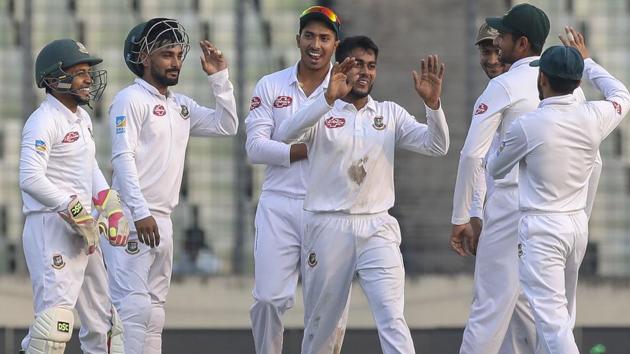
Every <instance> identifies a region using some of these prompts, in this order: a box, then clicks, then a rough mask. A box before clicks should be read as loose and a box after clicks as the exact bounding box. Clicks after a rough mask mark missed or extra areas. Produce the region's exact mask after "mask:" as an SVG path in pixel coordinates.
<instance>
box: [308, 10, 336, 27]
mask: <svg viewBox="0 0 630 354" xmlns="http://www.w3.org/2000/svg"><path fill="white" fill-rule="evenodd" d="M313 13H320V14H322V15H324V16H326V17H327V18H328V19H329V20H330V22H332V23H335V24H337V25H340V24H341V19H340V18H339V17H338V16H337V14H336V13H334V12H333V10H331V9H329V8H327V7H325V6H311V7H309V8H308V9H306V10H304V12H302V14H301V15H300V17H304V16H306V15H309V14H313Z"/></svg>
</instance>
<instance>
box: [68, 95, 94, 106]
mask: <svg viewBox="0 0 630 354" xmlns="http://www.w3.org/2000/svg"><path fill="white" fill-rule="evenodd" d="M90 96H91V95H89V96H88V97H85V98H83V97H81V96H79V95H77V94H73V95H72V98H73V99H74V102H76V103H77V105H79V106H85V105H86V104H89V103H90Z"/></svg>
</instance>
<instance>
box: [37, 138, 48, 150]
mask: <svg viewBox="0 0 630 354" xmlns="http://www.w3.org/2000/svg"><path fill="white" fill-rule="evenodd" d="M35 150H37V152H46V151H48V147H47V146H46V142H44V141H43V140H35Z"/></svg>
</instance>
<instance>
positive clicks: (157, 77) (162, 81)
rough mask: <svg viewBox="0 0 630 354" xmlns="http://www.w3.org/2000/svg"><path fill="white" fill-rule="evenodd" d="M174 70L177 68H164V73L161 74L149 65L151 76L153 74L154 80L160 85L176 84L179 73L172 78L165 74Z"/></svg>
mask: <svg viewBox="0 0 630 354" xmlns="http://www.w3.org/2000/svg"><path fill="white" fill-rule="evenodd" d="M174 71H175V72H178V71H179V70H166V71H164V74H161V73H160V72H158V71H157V70H156V69H155V68H154V67H151V76H153V78H154V79H155V81H157V82H158V83H160V84H161V85H164V86H175V85H177V82H179V75H177V77H176V78H174V79H171V78H168V77H167V76H166V75H167V74H168V73H170V72H174Z"/></svg>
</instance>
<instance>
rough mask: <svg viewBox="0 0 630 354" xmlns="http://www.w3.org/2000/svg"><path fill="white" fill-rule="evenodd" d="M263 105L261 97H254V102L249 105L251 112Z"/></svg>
mask: <svg viewBox="0 0 630 354" xmlns="http://www.w3.org/2000/svg"><path fill="white" fill-rule="evenodd" d="M261 103H262V101H261V100H260V97H258V96H254V97H252V101H251V102H250V103H249V110H250V111H253V110H255V109H256V108H258V107H260V104H261Z"/></svg>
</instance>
